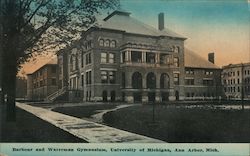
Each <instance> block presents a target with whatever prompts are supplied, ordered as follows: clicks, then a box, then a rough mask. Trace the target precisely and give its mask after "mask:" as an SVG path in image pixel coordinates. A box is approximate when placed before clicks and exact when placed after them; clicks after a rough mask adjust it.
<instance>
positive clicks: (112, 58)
mask: <svg viewBox="0 0 250 156" xmlns="http://www.w3.org/2000/svg"><path fill="white" fill-rule="evenodd" d="M109 63H115V54H113V53H109Z"/></svg>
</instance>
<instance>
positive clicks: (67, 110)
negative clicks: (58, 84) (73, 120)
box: [52, 104, 117, 118]
mask: <svg viewBox="0 0 250 156" xmlns="http://www.w3.org/2000/svg"><path fill="white" fill-rule="evenodd" d="M116 106H117V105H115V104H98V105H88V106H72V107H57V108H54V109H52V110H53V111H55V112H59V113H63V114H67V115H70V116H74V117H78V118H83V117H85V118H89V117H90V116H91V115H94V114H96V113H97V111H99V110H106V109H113V108H115V107H116Z"/></svg>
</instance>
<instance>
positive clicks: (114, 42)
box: [110, 40, 116, 48]
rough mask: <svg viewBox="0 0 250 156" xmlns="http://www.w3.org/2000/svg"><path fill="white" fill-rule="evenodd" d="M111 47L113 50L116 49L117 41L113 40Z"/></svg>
mask: <svg viewBox="0 0 250 156" xmlns="http://www.w3.org/2000/svg"><path fill="white" fill-rule="evenodd" d="M110 47H111V48H115V47H116V41H115V40H112V41H111V43H110Z"/></svg>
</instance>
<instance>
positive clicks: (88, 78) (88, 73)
mask: <svg viewBox="0 0 250 156" xmlns="http://www.w3.org/2000/svg"><path fill="white" fill-rule="evenodd" d="M91 83H92V79H91V71H88V72H86V84H91Z"/></svg>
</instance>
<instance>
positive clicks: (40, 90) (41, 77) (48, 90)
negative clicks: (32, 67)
mask: <svg viewBox="0 0 250 156" xmlns="http://www.w3.org/2000/svg"><path fill="white" fill-rule="evenodd" d="M57 73H58V72H57V60H51V61H50V62H48V63H47V64H45V65H43V66H42V67H40V68H39V69H38V70H36V71H35V72H33V73H31V74H28V75H27V99H28V100H44V99H45V98H46V97H48V96H49V95H51V94H53V93H55V92H56V91H57V90H58V78H57V77H58V74H57Z"/></svg>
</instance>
